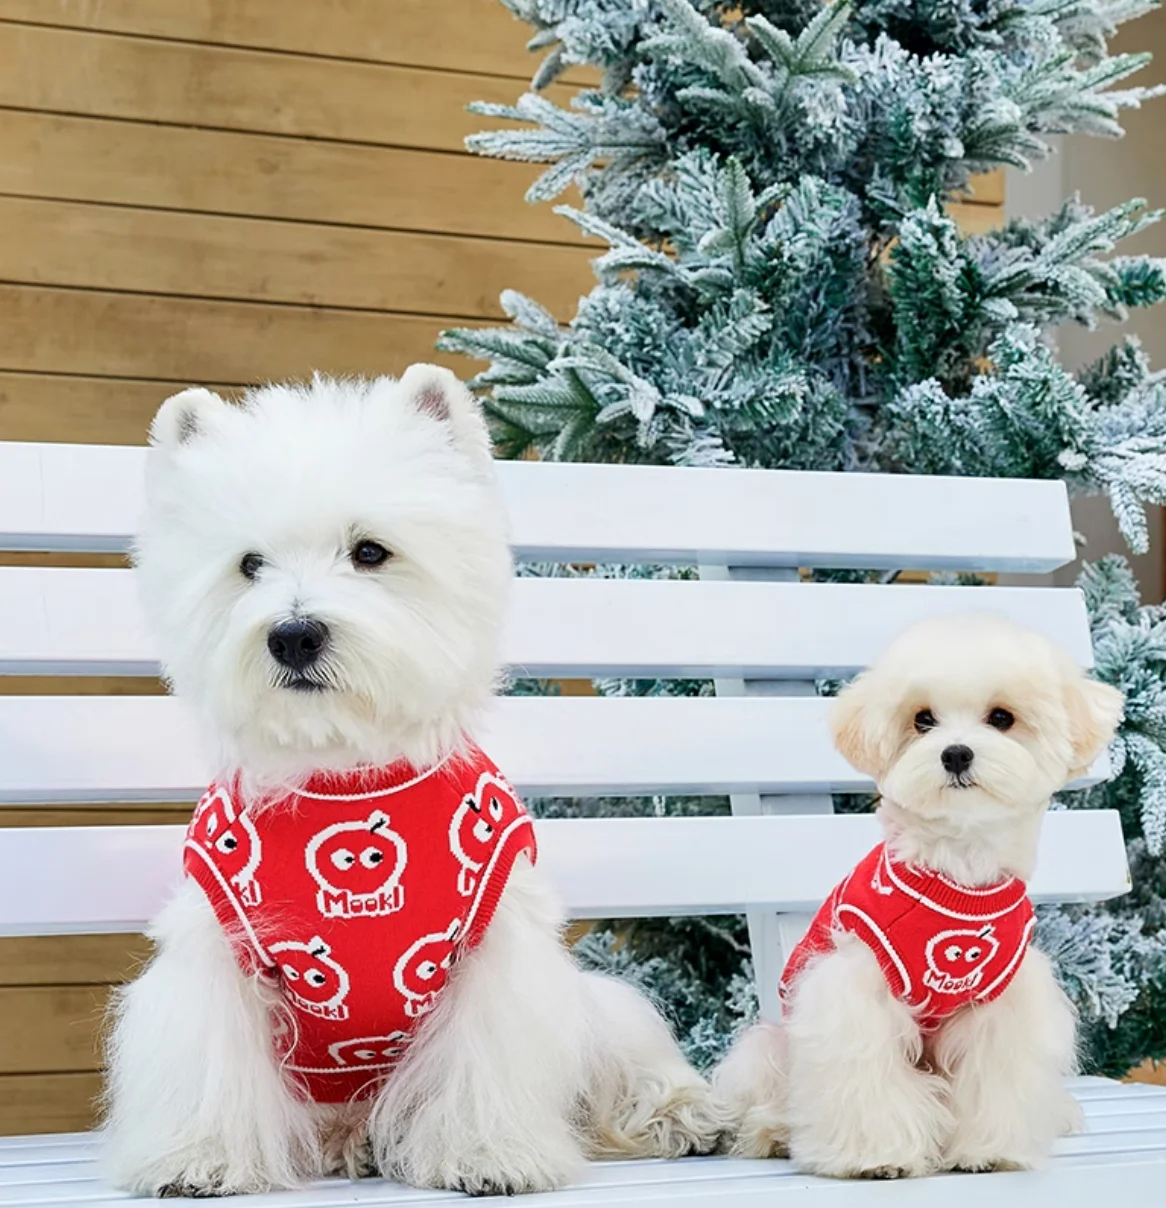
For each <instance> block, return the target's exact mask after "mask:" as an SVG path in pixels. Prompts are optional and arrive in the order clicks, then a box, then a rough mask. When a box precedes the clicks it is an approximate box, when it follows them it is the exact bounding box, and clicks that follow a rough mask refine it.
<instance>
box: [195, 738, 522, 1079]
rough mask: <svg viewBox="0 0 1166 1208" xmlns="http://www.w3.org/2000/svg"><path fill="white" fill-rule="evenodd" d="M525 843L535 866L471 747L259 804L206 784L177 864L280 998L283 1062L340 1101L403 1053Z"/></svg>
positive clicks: (326, 780) (508, 804)
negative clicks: (421, 766) (435, 760)
mask: <svg viewBox="0 0 1166 1208" xmlns="http://www.w3.org/2000/svg"><path fill="white" fill-rule="evenodd" d="M523 852H525V853H527V854H528V855H529V857H530V858H531V860H532V861H533V860H534V858H535V839H534V828H533V826H532V824H531V820H530V817H529V816H528V815H527V813H526V811H525V810H524V809H523V807H522V804H521V802H520V801H519V799H518V797H517V795H516V794H515V792H514V790H513V789H512V788H511V787H510V786H509V784H507V783H506V781H505V780H504V779H503V778H502V776H501V774H500V773H499V772H498V769H497V768H496V767H495V766H494V764H493V763H491V762H490V760H489V759H487V758H486V756H485V755H484V754H483V753H482V752H481V751H479V750H478V749H477V748H473V749H471V751H470V752H469V753H468V755H466V756H464V757H462V758H453V759H449V760H447V761H445V762H444V763H441V764H439V765H437V766H436V767H433V768H430V769H429V770H428V771H424V772H417V771H416V770H415V769H413V768H411V767H409V766H408V765H405V764H395V765H393V766H391V767H388V768H376V769H363V770H360V771H357V772H353V773H348V774H344V775H335V774H321V775H318V776H315V777H313V778H312V779H311V780H309V782H308V783H307V784H306V785H305V786H304V787H303V788H301V789H299V790H297V791H295V792H293V793H290V794H288V795H287V796H286V797H284V798H282V799H280V800H278V801H275V802H266V801H265V802H264V805H263V808H262V809H260V810H252V809H249V808H248V803H247V802H246V801H245V800H244V799H243V798H242V796H241V794H240V793H239V791H238V789H237V787H236V786H234V785H230V786H227V785H218V784H215V785H212V786H211V788H210V789H209V790H208V791H207V793H206V795H205V796H204V797H203V798H202V800H201V801H200V802H199V805H198V808H197V809H196V811H195V814H194V818H193V819H192V821H191V823H190V827H189V829H188V831H187V835H186V844H185V850H184V865H185V868H186V873H187V875H188V876H190V877H192V878H193V879H194V880H195V881H197V882H198V884H199V885H200V886H201V887H202V889H203V891H204V892H205V893H206V895H207V898H208V899H209V901H210V903H211V905H212V906H213V907H214V911H215V914H216V916H217V917H218V920H219V922H220V924H221V925H222V926H223V928H224V929H225V930H226V932H227V933H228V935H229V936H230V937H231V940H232V942H233V944H234V946H235V951H236V955H237V957H238V959H239V962H240V964H241V965H242V967H243V968H244V969H245V970H246V971H247V972H248V973H254V972H258V973H260V974H261V975H263V976H267V977H270V978H272V979H273V980H274V981H275V982H276V983H277V984H278V987H279V989H280V992H281V994H282V996H283V998H284V1000H285V1002H286V1003H287V1005H288V1006H289V1007H290V1008H291V1012H290V1015H289V1016H288V1020H287V1021H283V1022H282V1023H281V1021H278V1020H277V1021H276V1032H277V1036H276V1045H277V1048H278V1049H279V1052H280V1056H281V1058H282V1059H283V1061H284V1064H285V1068H286V1069H288V1070H290V1071H292V1072H293V1073H294V1074H295V1075H296V1076H297V1077H298V1078H299V1079H300V1080H301V1081H302V1082H303V1084H304V1086H305V1088H306V1091H307V1093H308V1094H309V1095H310V1096H311V1097H312V1098H313V1099H315V1100H316V1101H317V1102H322V1103H336V1102H341V1101H343V1100H346V1099H350V1098H353V1097H356V1096H360V1095H365V1094H371V1093H372V1092H373V1091H374V1090H375V1089H376V1087H377V1085H378V1084H379V1082H380V1081H381V1080H382V1079H383V1078H384V1076H385V1075H386V1073H387V1072H388V1071H389V1070H390V1069H391V1067H392V1066H393V1064H394V1063H395V1062H396V1061H397V1060H398V1059H399V1057H400V1056H401V1054H402V1053H403V1051H404V1048H405V1046H406V1045H407V1044H408V1043H409V1041H410V1039H411V1037H412V1034H413V1031H414V1029H415V1027H416V1026H417V1024H418V1022H419V1021H420V1020H421V1019H422V1017H423V1016H425V1015H426V1014H427V1013H428V1012H429V1011H431V1010H432V1009H433V1007H434V1005H435V1003H436V1001H437V996H438V994H439V993H440V991H441V989H442V987H443V986H444V985H445V982H446V979H447V977H448V975H449V970H450V967H451V965H452V964H453V963H454V962H455V961H456V960H457V959H458V958H459V957H460V956H461V955H463V954H464V953H465V952H466V951H468V950H469V949H471V948H473V947H474V946H475V945H476V944H478V943H479V941H480V940H481V938H482V936H483V934H484V933H485V930H486V928H487V927H488V926H489V923H490V920H491V918H492V917H493V914H494V910H495V908H496V906H497V905H498V900H499V898H500V897H501V895H502V891H503V890H504V889H505V887H506V882H507V880H508V879H509V876H510V872H511V869H512V867H513V865H514V861H515V859H516V858H517V857H518V855H519V854H520V853H523ZM288 1021H290V1022H288Z"/></svg>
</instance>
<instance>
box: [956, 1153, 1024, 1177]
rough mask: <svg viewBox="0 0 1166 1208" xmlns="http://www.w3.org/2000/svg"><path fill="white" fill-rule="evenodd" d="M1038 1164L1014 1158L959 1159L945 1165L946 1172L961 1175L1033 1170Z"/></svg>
mask: <svg viewBox="0 0 1166 1208" xmlns="http://www.w3.org/2000/svg"><path fill="white" fill-rule="evenodd" d="M1035 1165H1036V1163H1030V1162H1018V1161H1016V1160H1015V1159H1014V1158H988V1157H982V1158H973V1157H966V1158H959V1159H956V1160H955V1161H950V1160H949V1161H948V1162H945V1163H944V1169H945V1170H956V1171H959V1172H960V1173H961V1174H988V1173H990V1172H991V1171H996V1170H1032V1169H1033V1167H1034V1166H1035Z"/></svg>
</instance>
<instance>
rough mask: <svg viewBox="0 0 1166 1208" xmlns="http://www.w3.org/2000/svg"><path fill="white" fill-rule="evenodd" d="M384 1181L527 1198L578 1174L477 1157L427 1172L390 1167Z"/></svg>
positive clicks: (571, 1167) (571, 1168) (567, 1167)
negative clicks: (389, 1180)
mask: <svg viewBox="0 0 1166 1208" xmlns="http://www.w3.org/2000/svg"><path fill="white" fill-rule="evenodd" d="M383 1173H384V1175H385V1177H386V1178H393V1179H400V1180H402V1181H403V1182H406V1183H409V1184H411V1185H412V1186H414V1187H431V1188H434V1189H435V1190H441V1191H460V1192H461V1193H462V1194H463V1195H472V1196H488V1195H507V1196H510V1195H528V1194H530V1193H532V1192H536V1191H557V1190H558V1189H559V1188H560V1187H563V1186H564V1185H565V1184H567V1183H569V1182H570V1181H571V1180H572V1179H573V1178H574V1177H575V1175H576V1174H577V1173H578V1167H577V1165H576V1163H574V1162H572V1163H570V1164H563V1165H562V1166H561V1167H559V1168H556V1166H554V1165H553V1164H551V1163H548V1162H540V1161H531V1162H530V1163H520V1162H515V1161H514V1160H512V1159H511V1160H507V1159H506V1158H504V1157H499V1158H498V1159H497V1160H492V1159H491V1157H490V1155H484V1154H483V1155H479V1156H478V1157H477V1159H476V1160H475V1161H472V1162H471V1161H467V1162H465V1163H461V1162H458V1161H457V1160H456V1159H454V1160H452V1161H450V1160H447V1161H443V1162H441V1163H440V1164H439V1165H437V1166H434V1167H433V1168H432V1169H429V1170H422V1169H419V1168H417V1167H415V1166H414V1167H412V1168H407V1169H400V1168H399V1167H394V1168H393V1169H390V1170H385V1171H383Z"/></svg>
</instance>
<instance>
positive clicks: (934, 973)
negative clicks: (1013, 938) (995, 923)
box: [923, 924, 1000, 994]
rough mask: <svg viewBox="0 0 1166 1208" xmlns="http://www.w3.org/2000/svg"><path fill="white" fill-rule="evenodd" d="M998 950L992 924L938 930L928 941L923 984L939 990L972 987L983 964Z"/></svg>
mask: <svg viewBox="0 0 1166 1208" xmlns="http://www.w3.org/2000/svg"><path fill="white" fill-rule="evenodd" d="M999 950H1000V942H999V941H998V940H997V939H996V936H995V934H994V933H993V928H992V926H991V925H990V924H989V925H988V926H985V927H981V928H980V929H979V930H978V931H977V930H975V929H974V928H972V927H965V928H956V929H954V930H951V931H941V932H939V934H938V935H934V936H932V938H931V939H930V940H929V941H928V943H927V951H926V957H927V971H926V972H925V973H924V974H923V984H924V985H926V986H929V987H930V988H931V989H932V990H935V991H937V992H938V993H940V994H961V993H963V992H964V991H966V990H974V989H975V988H976V987H977V986H978V985H979V984H980V982H981V981H983V979H984V968H985V966H986V965H987V964H988V962H989V961H990V960H991V959H992V958H993V957H994V956H995V955H996V953H997V952H999Z"/></svg>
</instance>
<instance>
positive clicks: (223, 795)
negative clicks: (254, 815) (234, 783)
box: [190, 789, 263, 906]
mask: <svg viewBox="0 0 1166 1208" xmlns="http://www.w3.org/2000/svg"><path fill="white" fill-rule="evenodd" d="M190 837H191V839H192V840H193V841H194V842H195V843H196V844H198V845H199V846H200V847H201V848H202V849H203V850H204V851H205V852H206V853H207V855H208V856H209V857H210V860H211V863H212V864H213V865H214V867H215V868H216V869H218V871H219V872H220V873H221V874H222V876H223V877H224V878H225V879H226V880H227V881H228V883H229V884H230V885H231V886H232V887H233V888H234V889H235V891H236V893H237V894H238V897H239V901H240V902H242V903H243V905H244V906H258V905H259V903H260V902H262V900H263V892H262V890H261V889H260V887H259V882H258V880H257V879H256V876H255V874H256V872H257V871H258V869H259V861H260V859H261V857H262V855H263V852H262V847H261V845H260V842H259V835H258V834H257V833H256V830H255V824H254V823H253V822H252V821H251V819H250V817H249V816H248V815H247V812H246V810H237V809H236V808H235V803H234V801H233V800H232V798H231V795H230V793H228V792H227V790H226V789H214V790H213V791H211V792H208V793H206V794H204V795H203V798H202V800H201V801H200V802H199V803H198V808H197V809H196V810H195V814H194V821H193V823H192V824H191V830H190Z"/></svg>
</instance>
